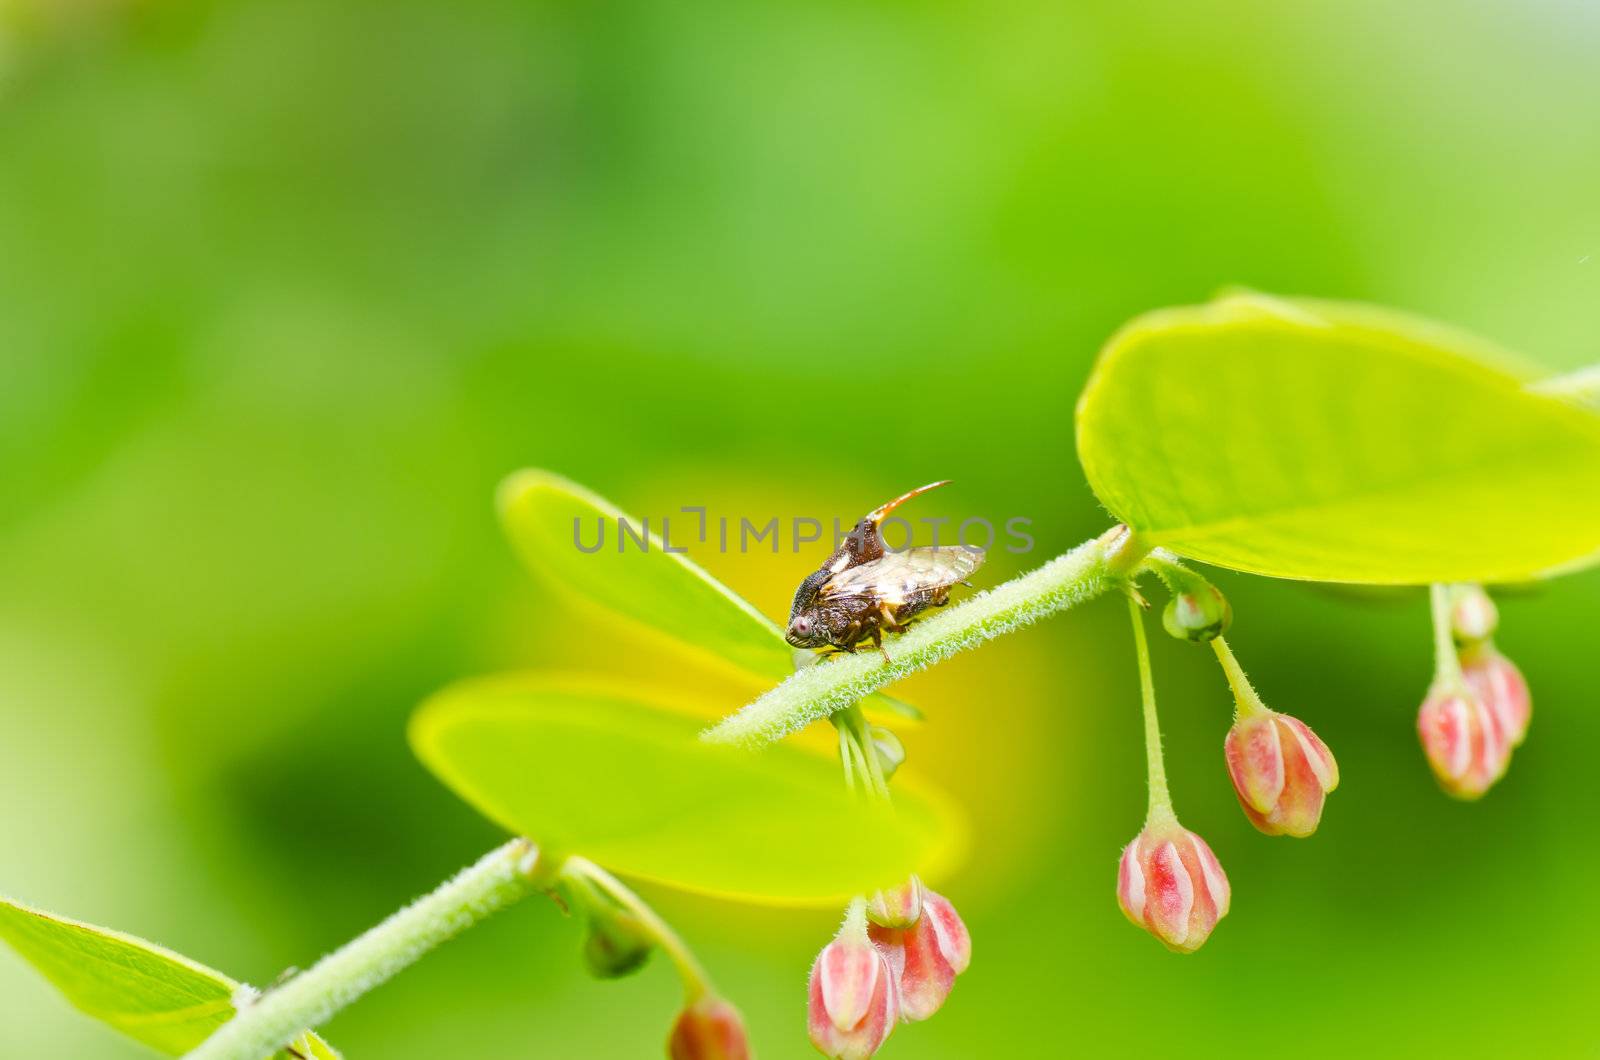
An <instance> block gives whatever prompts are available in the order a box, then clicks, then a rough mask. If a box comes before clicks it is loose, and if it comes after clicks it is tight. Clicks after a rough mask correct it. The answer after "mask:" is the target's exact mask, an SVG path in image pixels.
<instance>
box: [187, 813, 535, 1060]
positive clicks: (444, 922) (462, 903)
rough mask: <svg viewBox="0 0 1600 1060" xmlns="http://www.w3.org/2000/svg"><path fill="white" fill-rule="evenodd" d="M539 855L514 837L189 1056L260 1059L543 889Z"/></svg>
mask: <svg viewBox="0 0 1600 1060" xmlns="http://www.w3.org/2000/svg"><path fill="white" fill-rule="evenodd" d="M536 865H537V855H536V852H535V850H534V848H533V846H532V844H530V843H529V842H528V841H527V840H524V839H516V840H512V841H511V842H509V843H506V844H505V845H504V846H501V847H498V848H496V849H495V850H493V851H490V852H489V853H488V854H487V855H485V856H484V857H483V858H482V859H481V860H480V861H478V862H477V864H475V865H472V866H470V867H468V868H466V869H463V870H462V871H461V872H460V873H459V874H457V875H456V876H455V877H454V878H453V879H450V880H447V881H446V882H445V883H443V884H441V885H440V886H439V887H438V889H437V890H435V891H433V892H432V893H431V894H428V895H425V896H424V897H422V898H419V899H417V900H416V901H415V902H413V903H412V904H411V905H408V906H406V907H405V908H404V909H402V910H400V911H399V912H398V913H395V914H394V915H393V916H391V917H390V918H389V919H387V920H385V921H384V922H383V923H381V924H379V925H377V926H376V927H374V928H371V929H370V930H368V931H367V932H366V933H365V934H364V935H361V936H359V937H358V938H356V939H353V940H352V941H350V942H348V943H346V944H345V945H344V946H342V947H341V948H339V949H338V950H335V951H334V952H333V953H330V954H328V956H326V957H324V958H322V960H320V961H318V962H317V963H316V964H315V965H314V966H312V967H311V968H310V969H309V970H307V971H304V972H301V973H300V974H299V975H297V976H295V977H294V978H293V979H290V980H289V981H288V982H286V983H284V984H283V985H282V986H279V987H276V988H274V989H272V990H269V991H268V992H267V993H265V994H263V995H262V996H261V997H260V998H258V999H257V1000H256V1001H255V1002H254V1003H252V1004H250V1005H249V1006H247V1007H245V1008H243V1009H241V1010H240V1011H239V1013H238V1015H236V1016H234V1017H233V1019H231V1020H229V1021H228V1022H227V1023H225V1024H223V1025H222V1027H221V1028H219V1029H218V1030H217V1032H216V1033H215V1034H213V1035H212V1036H211V1037H209V1038H207V1039H206V1040H205V1041H204V1042H202V1043H201V1044H200V1045H199V1046H198V1047H197V1048H196V1049H194V1050H193V1051H192V1052H190V1053H189V1054H188V1055H189V1060H261V1058H262V1057H264V1056H270V1055H271V1054H272V1053H274V1052H276V1051H277V1050H278V1049H280V1048H282V1047H283V1045H284V1044H285V1043H287V1042H289V1041H292V1040H293V1039H294V1038H296V1037H298V1036H299V1035H300V1034H302V1033H304V1032H305V1031H306V1030H308V1029H315V1028H316V1027H318V1026H320V1025H321V1024H323V1023H326V1022H327V1021H328V1019H329V1018H331V1017H332V1016H333V1014H334V1013H336V1012H338V1011H339V1010H340V1009H342V1008H344V1007H345V1006H347V1005H349V1004H350V1003H351V1002H353V1001H355V1000H356V999H357V998H359V997H360V996H361V995H363V994H365V993H367V992H368V991H369V990H372V989H373V988H374V987H376V986H379V985H380V984H382V983H384V982H386V981H387V980H389V979H390V978H392V977H393V976H394V975H395V973H397V972H399V971H400V970H401V969H403V968H405V967H406V966H407V965H409V964H411V963H412V962H414V961H416V960H417V959H418V958H420V957H421V956H422V955H423V954H425V953H427V952H428V951H429V950H431V949H433V948H434V947H435V946H437V945H439V944H440V943H441V942H447V941H449V940H450V939H452V938H454V937H455V936H456V935H459V934H460V933H461V932H463V931H465V930H466V929H467V928H469V927H471V926H472V925H474V924H476V923H477V922H478V921H480V920H483V919H485V918H486V917H488V916H490V915H491V914H493V913H496V912H498V911H500V910H501V909H504V908H505V907H506V906H508V905H511V904H512V903H514V902H516V901H518V900H519V899H522V898H525V897H526V896H528V895H529V894H532V893H534V892H535V891H538V890H541V889H543V886H544V885H543V884H541V883H540V878H541V873H540V872H539V871H535V870H534V869H533V867H534V866H536Z"/></svg>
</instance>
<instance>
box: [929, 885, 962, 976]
mask: <svg viewBox="0 0 1600 1060" xmlns="http://www.w3.org/2000/svg"><path fill="white" fill-rule="evenodd" d="M922 917H923V919H924V920H931V921H932V922H933V931H934V935H935V937H936V938H937V939H938V941H939V952H940V953H942V954H943V955H944V959H945V960H947V961H949V962H950V967H952V968H954V969H955V972H956V974H957V975H960V974H961V973H962V972H964V971H966V970H967V966H968V965H970V964H971V963H972V935H971V934H970V933H969V932H968V931H967V925H966V924H965V923H963V922H962V920H961V917H960V915H959V914H958V913H957V912H956V907H955V906H953V905H951V904H950V899H948V898H946V897H945V896H944V895H942V894H938V893H935V892H934V891H928V892H927V893H926V894H925V895H923V898H922Z"/></svg>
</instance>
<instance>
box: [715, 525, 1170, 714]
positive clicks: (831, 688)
mask: <svg viewBox="0 0 1600 1060" xmlns="http://www.w3.org/2000/svg"><path fill="white" fill-rule="evenodd" d="M1144 555H1145V550H1144V549H1143V548H1142V546H1141V545H1140V544H1139V543H1138V542H1136V541H1135V540H1134V539H1133V536H1132V535H1131V534H1129V533H1128V532H1127V530H1126V528H1124V527H1117V528H1115V529H1113V530H1111V531H1110V532H1108V533H1106V534H1103V535H1101V536H1100V537H1098V538H1096V539H1094V540H1092V541H1085V542H1084V543H1083V544H1081V545H1079V546H1078V547H1077V548H1074V549H1073V550H1072V551H1070V552H1068V553H1066V554H1065V555H1062V556H1057V557H1056V558H1055V559H1053V560H1051V561H1050V562H1049V563H1046V564H1045V565H1044V566H1042V567H1039V568H1038V569H1037V570H1033V571H1030V572H1029V573H1027V574H1024V575H1022V576H1021V577H1018V578H1013V579H1012V580H1011V581H1009V582H1006V583H1005V584H1004V585H1000V586H997V587H995V588H993V589H990V590H989V591H987V592H983V593H979V594H978V595H977V596H974V597H972V598H971V599H970V600H967V601H966V602H964V603H961V604H957V605H955V606H952V607H949V608H947V609H946V610H944V611H942V612H940V613H938V614H935V615H930V616H928V617H926V618H922V619H920V620H918V622H917V623H916V624H915V625H913V626H912V627H911V629H910V630H909V631H907V632H906V633H904V634H901V635H900V636H899V637H897V638H896V639H895V641H894V642H893V644H891V645H890V646H889V650H890V656H891V658H892V660H893V661H891V662H887V663H886V662H884V661H883V660H882V659H881V658H880V657H879V656H878V655H877V654H876V653H874V654H872V655H867V654H861V655H845V656H839V657H836V658H833V659H830V660H828V661H827V662H825V663H822V664H820V665H817V666H808V667H806V668H805V669H804V670H801V671H800V672H799V673H796V674H795V675H794V676H792V677H790V678H789V679H788V680H786V681H784V682H783V683H782V684H781V685H779V686H778V687H776V688H774V689H772V690H771V691H769V692H767V693H765V694H764V695H762V696H761V697H759V698H758V699H756V700H754V701H753V702H751V703H749V704H747V705H746V706H745V707H744V708H743V709H742V710H740V711H738V712H737V713H736V714H732V715H730V716H728V717H726V718H724V719H722V721H720V722H718V723H717V724H716V725H714V726H712V727H711V728H710V729H708V730H706V732H705V733H704V734H703V736H704V738H705V739H707V740H710V741H712V742H713V743H732V744H745V745H750V746H757V745H760V744H765V743H770V742H772V741H774V740H779V739H782V738H783V737H785V736H787V735H789V734H790V733H792V732H795V731H796V730H798V729H801V728H803V727H804V726H806V725H808V724H810V723H811V722H813V721H818V720H820V719H822V718H825V717H827V716H829V715H830V714H833V713H834V712H836V711H840V710H844V709H845V708H846V707H849V706H851V705H853V704H855V703H857V702H859V701H860V700H861V698H862V697H863V696H866V695H868V694H869V693H871V692H875V691H877V690H878V689H880V688H882V687H883V686H884V685H887V684H890V683H892V682H894V681H898V680H900V679H901V678H903V677H907V676H909V675H910V674H913V673H915V672H916V671H918V670H920V669H922V668H923V667H926V666H932V665H933V664H934V663H937V662H942V661H943V660H945V659H948V658H949V657H950V656H952V655H954V654H955V653H956V652H959V651H965V650H966V649H968V648H975V647H977V646H978V645H980V644H982V643H984V642H985V641H990V640H994V639H995V638H996V637H1000V636H1003V635H1005V634H1007V633H1011V632H1014V631H1016V630H1018V629H1021V628H1022V627H1024V626H1027V625H1030V624H1032V623H1034V622H1037V621H1038V620H1039V619H1041V618H1044V617H1045V616H1047V615H1053V614H1055V613H1056V612H1058V611H1065V610H1067V609H1068V608H1070V607H1074V606H1076V605H1078V604H1081V603H1084V602H1085V601H1088V600H1092V599H1094V598H1095V597H1096V596H1099V595H1100V594H1101V593H1103V592H1105V591H1106V590H1107V589H1110V588H1112V587H1113V586H1116V585H1120V584H1124V583H1125V581H1126V575H1127V573H1128V572H1129V571H1130V570H1132V569H1133V567H1134V566H1135V565H1137V563H1138V561H1139V560H1141V559H1143V557H1144Z"/></svg>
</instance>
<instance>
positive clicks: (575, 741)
mask: <svg viewBox="0 0 1600 1060" xmlns="http://www.w3.org/2000/svg"><path fill="white" fill-rule="evenodd" d="M702 724H703V720H702V719H701V718H700V717H698V716H695V715H694V714H692V713H689V712H682V711H679V710H676V709H672V708H671V707H669V706H663V705H661V704H659V703H657V702H655V701H653V700H652V699H651V694H650V693H649V692H648V691H645V690H641V689H634V688H630V687H626V686H605V685H600V684H596V683H594V682H592V681H588V680H580V679H575V678H574V679H564V678H557V677H551V676H548V675H537V674H531V675H505V676H501V677H492V678H484V679H479V680H473V681H466V682H462V683H460V684H457V685H454V686H452V687H450V688H447V689H446V690H445V691H443V692H441V693H439V694H438V695H436V696H434V697H433V698H432V699H430V700H429V701H428V702H427V703H426V704H424V706H423V707H422V708H421V709H420V710H419V711H418V712H417V715H416V717H415V718H414V719H413V721H412V725H411V743H412V746H413V748H414V749H415V750H416V752H417V754H418V756H419V757H420V758H421V759H422V761H423V762H424V763H425V764H426V765H427V766H428V768H429V769H431V770H432V771H433V772H434V774H435V775H437V776H438V777H439V778H440V779H441V780H443V781H444V782H445V784H447V785H448V786H449V787H450V788H451V789H452V790H454V791H455V792H456V794H457V795H459V796H461V797H462V798H463V799H465V800H466V801H467V802H469V803H471V804H472V805H473V806H474V807H476V808H477V809H478V810H479V811H481V812H482V813H484V814H485V815H486V816H488V817H489V818H491V819H492V820H494V821H496V822H497V823H499V824H500V825H502V826H503V827H505V828H507V829H508V830H510V831H512V832H515V833H518V834H521V835H526V836H528V837H529V838H531V839H533V840H534V841H535V842H537V843H539V844H540V845H542V846H544V847H547V848H549V849H553V850H556V851H558V852H561V853H566V854H581V855H584V856H586V857H588V858H591V859H592V860H594V861H597V862H599V863H601V864H603V865H605V866H607V867H608V868H611V869H614V870H616V871H618V872H621V873H624V874H626V875H629V876H633V877H637V878H641V879H648V880H654V881H657V882H661V883H666V884H671V885H673V886H676V887H681V888H684V889H687V890H693V891H700V892H704V893H710V894H718V895H723V896H728V897H737V898H743V899H748V900H752V901H763V902H771V903H775V904H836V903H838V902H840V901H843V900H844V899H847V898H848V897H850V896H851V895H853V894H857V893H860V892H862V891H866V890H870V889H872V888H875V887H879V886H883V885H885V884H888V883H892V882H894V881H897V880H903V879H905V878H906V876H907V875H909V874H910V873H912V872H919V873H922V874H924V875H931V876H937V875H939V874H940V873H941V872H943V871H945V870H946V869H947V868H948V867H949V866H950V864H951V862H952V860H953V858H954V857H955V856H956V854H957V853H958V851H959V849H960V847H961V845H962V840H963V837H964V829H963V827H962V825H961V823H960V821H959V819H958V818H957V816H956V814H955V811H954V809H953V808H952V807H951V806H950V804H949V803H948V802H947V801H946V800H945V799H943V798H942V797H940V796H939V795H938V794H937V793H935V792H934V791H932V790H930V789H928V788H926V787H924V786H922V785H920V784H918V783H917V782H916V779H915V777H914V776H908V775H907V771H906V770H902V771H900V772H899V773H897V774H896V775H895V781H894V789H893V790H894V796H895V798H894V809H893V811H892V813H885V812H883V811H882V810H878V809H874V808H873V807H872V806H870V805H869V804H867V803H865V802H863V801H861V800H859V799H857V798H855V797H853V796H852V795H851V794H850V792H849V791H848V790H847V789H846V788H845V785H844V779H843V775H842V773H841V771H840V767H839V764H838V762H837V761H836V760H834V759H833V758H832V757H831V756H826V755H823V754H818V753H813V752H812V751H809V750H806V749H804V748H802V747H799V746H796V745H792V744H782V745H777V746H774V747H771V748H768V749H766V750H764V751H762V752H760V753H756V752H751V751H746V750H742V749H736V748H730V747H720V746H714V745H711V744H708V743H706V742H704V741H702V740H701V739H700V738H699V732H700V729H701V726H702Z"/></svg>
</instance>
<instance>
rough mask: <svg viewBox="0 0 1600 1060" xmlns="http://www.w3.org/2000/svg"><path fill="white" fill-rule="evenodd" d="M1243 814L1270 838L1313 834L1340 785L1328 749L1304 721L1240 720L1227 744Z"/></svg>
mask: <svg viewBox="0 0 1600 1060" xmlns="http://www.w3.org/2000/svg"><path fill="white" fill-rule="evenodd" d="M1223 750H1224V751H1225V753H1226V754H1227V758H1228V773H1229V775H1230V776H1232V778H1233V790H1234V791H1235V792H1236V793H1237V794H1238V796H1239V805H1240V806H1242V807H1243V808H1244V814H1245V816H1246V817H1248V818H1250V823H1251V824H1253V825H1255V826H1256V827H1257V828H1259V829H1260V830H1261V831H1263V832H1265V833H1266V834H1267V835H1292V836H1308V835H1310V834H1311V833H1312V832H1315V831H1316V830H1317V822H1319V821H1320V820H1321V819H1322V803H1323V800H1324V799H1325V798H1326V796H1327V793H1328V792H1330V791H1332V790H1333V789H1334V788H1336V787H1338V786H1339V766H1338V764H1337V763H1336V762H1334V760H1333V755H1332V753H1331V752H1329V750H1328V747H1327V745H1326V744H1324V743H1323V742H1322V741H1321V740H1320V739H1318V738H1317V734H1316V733H1314V732H1312V731H1311V728H1310V727H1309V726H1308V725H1306V723H1305V722H1303V721H1301V720H1300V719H1299V718H1291V717H1289V716H1288V715H1287V714H1279V713H1277V712H1276V711H1257V712H1255V713H1252V714H1250V715H1248V716H1245V717H1241V718H1240V719H1239V720H1238V721H1236V722H1234V723H1233V728H1231V729H1229V730H1228V738H1227V740H1226V741H1225V742H1224V744H1223Z"/></svg>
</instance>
